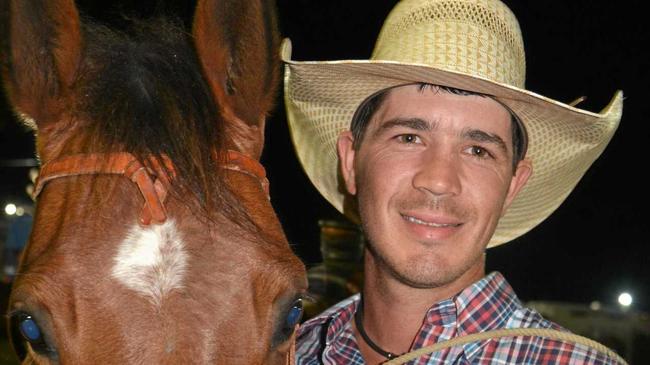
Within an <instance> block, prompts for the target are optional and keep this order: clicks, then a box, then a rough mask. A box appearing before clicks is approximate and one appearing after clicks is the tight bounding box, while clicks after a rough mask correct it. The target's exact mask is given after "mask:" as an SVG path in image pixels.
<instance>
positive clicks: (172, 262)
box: [112, 220, 187, 305]
mask: <svg viewBox="0 0 650 365" xmlns="http://www.w3.org/2000/svg"><path fill="white" fill-rule="evenodd" d="M114 261H115V265H114V266H113V271H112V275H113V277H114V278H116V279H117V280H118V281H119V282H121V283H122V284H124V285H126V286H127V287H128V288H130V289H132V290H135V291H137V292H139V293H141V294H143V295H145V296H147V297H149V298H150V299H151V300H152V301H153V303H154V304H156V305H160V303H161V301H162V299H163V297H164V296H165V295H166V294H167V293H169V292H170V291H172V290H174V289H179V288H181V287H182V286H183V276H184V274H185V268H186V266H187V254H186V253H185V250H184V249H183V241H182V239H181V237H180V235H179V233H178V232H177V231H176V227H175V225H174V222H172V221H171V220H167V222H165V223H164V224H162V225H155V224H154V225H151V226H149V227H146V228H142V227H140V226H136V227H133V228H132V229H131V231H130V232H129V233H128V235H127V236H126V238H125V239H124V240H123V241H122V243H121V244H120V247H119V249H118V252H117V256H115V259H114Z"/></svg>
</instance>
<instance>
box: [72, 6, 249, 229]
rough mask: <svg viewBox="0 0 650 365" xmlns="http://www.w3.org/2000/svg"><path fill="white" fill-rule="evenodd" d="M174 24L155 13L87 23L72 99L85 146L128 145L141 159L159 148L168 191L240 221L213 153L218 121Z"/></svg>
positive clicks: (218, 143)
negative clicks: (125, 26)
mask: <svg viewBox="0 0 650 365" xmlns="http://www.w3.org/2000/svg"><path fill="white" fill-rule="evenodd" d="M181 24H182V23H181V22H180V21H178V20H169V19H163V18H156V19H151V20H147V21H133V26H132V27H131V28H130V29H129V30H128V31H127V32H116V31H113V30H109V29H107V28H106V27H103V26H100V25H95V24H92V23H87V25H86V26H85V28H84V30H85V31H84V37H85V44H86V45H87V46H86V49H85V52H84V66H83V69H82V73H81V75H80V78H79V82H80V89H79V90H80V95H81V97H79V99H78V100H80V102H79V103H78V105H77V107H78V109H79V110H78V113H79V114H80V115H81V116H82V117H81V119H82V120H83V122H82V123H83V126H82V128H80V130H82V131H84V133H85V134H86V135H87V142H86V145H87V148H86V149H87V150H89V151H91V150H92V151H95V152H96V151H98V150H99V151H101V152H113V151H127V152H131V153H133V154H134V155H136V156H138V157H139V158H140V160H141V161H146V160H147V157H148V156H151V155H153V156H158V157H160V156H163V155H164V156H166V157H168V158H169V159H170V160H171V161H172V162H173V164H174V168H175V170H176V176H177V179H176V182H175V184H174V187H175V189H173V191H172V193H177V194H178V196H187V194H188V193H191V195H193V196H194V197H196V198H197V200H198V201H199V202H200V203H201V206H202V207H204V208H206V209H205V212H208V211H210V210H213V209H214V208H216V206H218V208H219V209H220V210H221V211H222V212H223V213H225V214H226V215H231V216H233V218H234V219H233V220H234V221H236V222H246V221H248V219H242V218H246V214H245V213H244V212H243V211H242V210H238V209H237V206H238V204H232V202H233V199H235V198H234V197H233V196H232V195H231V194H230V193H229V192H228V190H227V189H226V188H225V187H224V184H223V182H222V176H221V174H220V173H219V172H220V169H219V168H218V160H217V159H214V158H213V153H214V151H222V150H223V146H224V125H225V121H224V120H223V116H222V114H221V113H220V111H219V106H217V105H215V103H214V99H213V97H212V93H211V90H210V88H209V85H208V83H207V82H206V81H205V79H204V77H203V74H202V71H201V67H200V64H199V61H198V60H197V56H196V53H195V51H194V47H193V45H192V42H191V41H190V38H191V36H190V35H189V34H188V33H187V32H186V31H185V29H183V27H182V25H181ZM229 202H230V203H229Z"/></svg>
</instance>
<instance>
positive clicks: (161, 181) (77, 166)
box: [33, 150, 269, 225]
mask: <svg viewBox="0 0 650 365" xmlns="http://www.w3.org/2000/svg"><path fill="white" fill-rule="evenodd" d="M225 152H226V153H225V154H223V156H221V155H218V156H219V157H220V158H222V159H225V161H224V163H223V164H222V165H221V166H220V167H221V168H224V169H227V170H232V171H237V172H240V173H243V174H246V175H249V176H252V177H254V178H255V179H257V181H258V182H259V183H260V186H261V188H262V189H263V190H264V192H265V193H266V196H267V197H268V196H269V182H268V180H267V178H266V171H265V170H264V167H263V166H262V165H261V164H260V163H259V162H258V161H257V160H254V159H252V158H251V157H248V156H246V155H244V154H243V153H241V152H237V151H233V150H227V151H225ZM147 162H148V163H149V166H144V165H143V164H142V163H141V162H140V161H138V159H137V158H136V157H135V156H134V155H132V154H131V153H128V152H114V153H90V154H80V155H72V156H65V157H60V158H57V159H54V160H52V161H48V162H47V163H45V164H44V165H43V166H42V167H41V171H40V173H39V176H38V180H37V181H36V186H35V188H34V194H33V197H34V199H36V197H38V195H39V194H40V193H41V191H42V190H43V188H44V187H45V184H46V183H48V182H49V181H51V180H54V179H58V178H61V177H68V176H79V175H97V174H108V175H123V176H125V177H127V178H128V179H129V180H131V181H132V182H133V183H135V184H136V185H137V186H138V189H139V190H140V193H141V194H142V197H143V198H144V206H143V207H142V212H141V214H140V223H142V224H143V225H149V224H151V223H154V224H162V223H164V222H165V220H167V212H166V211H165V205H164V203H165V199H166V198H167V192H168V190H169V187H170V185H171V180H173V179H174V178H175V176H176V171H175V169H174V165H173V163H172V162H171V160H170V159H169V158H168V157H167V156H162V158H161V159H160V160H159V159H157V158H154V157H149V158H148V159H147ZM161 163H162V164H163V165H164V166H162V165H161ZM169 175H170V176H169Z"/></svg>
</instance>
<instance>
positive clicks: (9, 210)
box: [5, 203, 16, 215]
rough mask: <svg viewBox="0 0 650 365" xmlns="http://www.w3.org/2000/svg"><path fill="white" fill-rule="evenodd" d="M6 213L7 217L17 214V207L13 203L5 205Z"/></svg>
mask: <svg viewBox="0 0 650 365" xmlns="http://www.w3.org/2000/svg"><path fill="white" fill-rule="evenodd" d="M5 213H7V215H14V214H16V205H15V204H12V203H9V204H7V205H5Z"/></svg>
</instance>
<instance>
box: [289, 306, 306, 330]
mask: <svg viewBox="0 0 650 365" xmlns="http://www.w3.org/2000/svg"><path fill="white" fill-rule="evenodd" d="M302 313H303V308H302V299H296V301H295V302H293V305H292V306H291V309H290V310H289V313H288V314H287V319H286V323H285V326H286V327H287V328H288V329H291V330H293V328H294V327H296V325H297V324H298V323H300V319H301V318H302Z"/></svg>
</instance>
